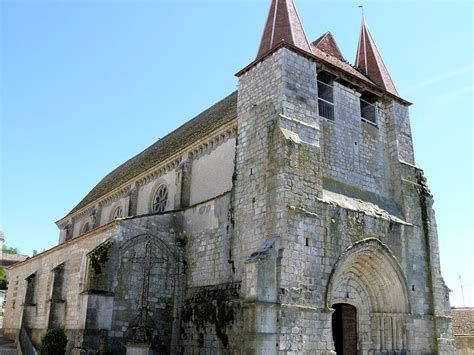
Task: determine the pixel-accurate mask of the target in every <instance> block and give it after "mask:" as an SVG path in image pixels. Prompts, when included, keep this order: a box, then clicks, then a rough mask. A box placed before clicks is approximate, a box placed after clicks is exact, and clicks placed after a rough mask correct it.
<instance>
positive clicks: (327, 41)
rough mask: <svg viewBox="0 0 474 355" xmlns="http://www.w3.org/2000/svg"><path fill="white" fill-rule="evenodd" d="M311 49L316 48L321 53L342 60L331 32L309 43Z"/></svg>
mask: <svg viewBox="0 0 474 355" xmlns="http://www.w3.org/2000/svg"><path fill="white" fill-rule="evenodd" d="M311 47H315V48H318V49H319V50H322V51H323V52H325V53H327V54H329V55H332V56H333V57H336V58H337V59H340V60H344V57H343V56H342V53H341V51H340V49H339V47H338V46H337V43H336V40H335V39H334V37H333V35H332V33H331V32H326V33H325V34H323V35H322V36H321V37H319V38H318V39H317V40H316V41H314V42H313V43H311Z"/></svg>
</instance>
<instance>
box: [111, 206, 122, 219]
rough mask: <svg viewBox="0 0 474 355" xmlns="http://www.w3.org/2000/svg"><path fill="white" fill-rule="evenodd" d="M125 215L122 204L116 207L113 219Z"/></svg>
mask: <svg viewBox="0 0 474 355" xmlns="http://www.w3.org/2000/svg"><path fill="white" fill-rule="evenodd" d="M122 217H123V209H122V206H117V207H116V208H115V209H114V213H112V220H114V219H117V218H122Z"/></svg>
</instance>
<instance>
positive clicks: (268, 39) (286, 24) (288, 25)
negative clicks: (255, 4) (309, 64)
mask: <svg viewBox="0 0 474 355" xmlns="http://www.w3.org/2000/svg"><path fill="white" fill-rule="evenodd" d="M281 42H286V43H289V44H292V45H294V46H296V47H298V48H301V49H303V50H305V51H308V52H311V49H310V45H309V42H308V39H307V38H306V34H305V32H304V29H303V25H302V24H301V21H300V18H299V16H298V11H297V10H296V7H295V3H294V2H293V0H272V4H271V6H270V12H269V13H268V19H267V23H266V25H265V29H264V31H263V36H262V41H261V42H260V48H259V50H258V54H257V59H260V58H261V57H262V56H263V55H265V53H267V52H268V51H270V50H271V49H273V48H274V47H276V46H277V45H278V44H280V43H281Z"/></svg>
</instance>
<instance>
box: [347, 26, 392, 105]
mask: <svg viewBox="0 0 474 355" xmlns="http://www.w3.org/2000/svg"><path fill="white" fill-rule="evenodd" d="M355 66H356V67H359V68H361V69H362V70H364V72H365V73H366V74H367V76H368V77H369V78H370V79H371V80H373V81H374V82H375V83H377V84H378V85H379V86H381V87H382V88H384V89H385V90H387V91H388V92H390V93H392V94H394V95H397V96H398V92H397V89H396V88H395V85H394V84H393V81H392V78H391V77H390V73H389V72H388V69H387V67H386V66H385V63H384V61H383V59H382V56H381V55H380V52H379V50H378V48H377V45H376V44H375V41H374V39H373V37H372V34H371V33H370V31H369V28H368V26H367V23H366V22H365V17H362V26H361V30H360V37H359V45H358V46H357V55H356V61H355Z"/></svg>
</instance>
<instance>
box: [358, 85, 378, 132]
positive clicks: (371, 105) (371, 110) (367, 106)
mask: <svg viewBox="0 0 474 355" xmlns="http://www.w3.org/2000/svg"><path fill="white" fill-rule="evenodd" d="M376 101H377V97H376V96H375V95H373V94H371V93H369V92H363V93H362V94H361V97H360V117H362V119H363V121H366V122H368V123H371V124H374V125H377V106H375V102H376Z"/></svg>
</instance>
